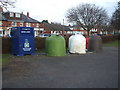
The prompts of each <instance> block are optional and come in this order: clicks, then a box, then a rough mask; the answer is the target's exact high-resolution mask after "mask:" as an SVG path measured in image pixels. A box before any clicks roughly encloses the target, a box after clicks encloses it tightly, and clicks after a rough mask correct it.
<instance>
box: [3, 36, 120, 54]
mask: <svg viewBox="0 0 120 90" xmlns="http://www.w3.org/2000/svg"><path fill="white" fill-rule="evenodd" d="M69 37H70V35H64V38H65V41H66V47H68V40H69ZM34 39H35V50H41V49H45V40H46V38H41V37H35V38H34ZM102 40H103V43H107V42H111V41H115V40H120V36H102ZM2 53H11V38H8V37H2Z"/></svg>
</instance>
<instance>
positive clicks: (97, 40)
mask: <svg viewBox="0 0 120 90" xmlns="http://www.w3.org/2000/svg"><path fill="white" fill-rule="evenodd" d="M88 43H89V44H88V51H90V52H100V51H101V50H102V38H101V37H100V36H98V35H97V34H94V35H92V36H91V37H90V38H89V41H88Z"/></svg>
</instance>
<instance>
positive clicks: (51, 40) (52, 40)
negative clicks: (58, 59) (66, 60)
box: [46, 35, 66, 56]
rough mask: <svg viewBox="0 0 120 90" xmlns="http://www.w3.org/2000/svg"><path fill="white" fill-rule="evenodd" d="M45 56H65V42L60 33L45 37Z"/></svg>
mask: <svg viewBox="0 0 120 90" xmlns="http://www.w3.org/2000/svg"><path fill="white" fill-rule="evenodd" d="M46 52H47V56H65V55H66V44H65V39H64V37H62V36H61V35H51V36H49V37H48V38H46Z"/></svg>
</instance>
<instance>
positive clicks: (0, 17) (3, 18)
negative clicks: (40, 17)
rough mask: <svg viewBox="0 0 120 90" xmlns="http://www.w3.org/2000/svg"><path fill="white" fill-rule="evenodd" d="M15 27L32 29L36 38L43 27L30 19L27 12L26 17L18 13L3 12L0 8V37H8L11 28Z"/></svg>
mask: <svg viewBox="0 0 120 90" xmlns="http://www.w3.org/2000/svg"><path fill="white" fill-rule="evenodd" d="M17 26H18V27H19V26H24V27H34V34H35V36H38V34H39V32H40V30H42V27H43V26H44V25H43V24H41V23H40V22H39V21H37V20H35V19H33V18H31V17H30V16H29V12H27V15H25V14H23V13H18V12H3V9H2V8H1V7H0V36H4V37H6V36H8V35H10V30H11V28H12V27H17Z"/></svg>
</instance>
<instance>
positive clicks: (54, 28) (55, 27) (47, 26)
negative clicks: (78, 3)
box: [41, 23, 72, 34]
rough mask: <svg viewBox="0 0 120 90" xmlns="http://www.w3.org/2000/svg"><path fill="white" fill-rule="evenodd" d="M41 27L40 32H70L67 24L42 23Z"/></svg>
mask: <svg viewBox="0 0 120 90" xmlns="http://www.w3.org/2000/svg"><path fill="white" fill-rule="evenodd" d="M43 28H44V30H43V31H42V32H41V34H62V33H63V31H64V34H71V33H70V32H72V30H70V28H69V27H68V26H65V25H64V26H63V25H61V24H57V23H43Z"/></svg>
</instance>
